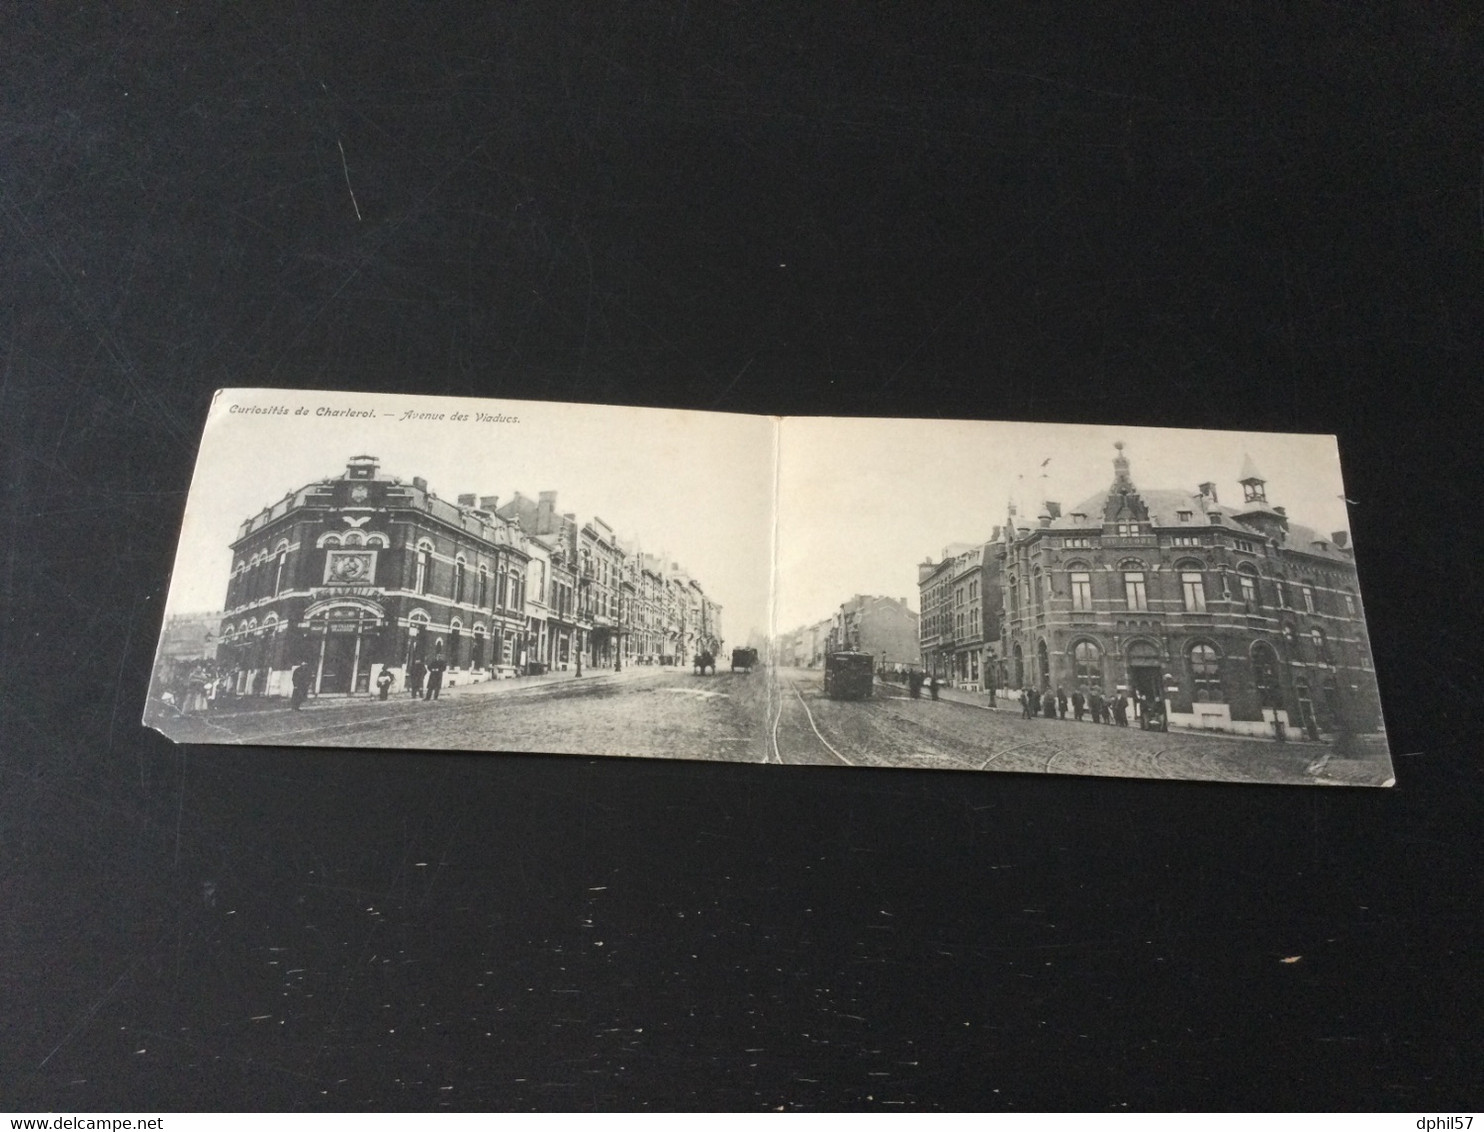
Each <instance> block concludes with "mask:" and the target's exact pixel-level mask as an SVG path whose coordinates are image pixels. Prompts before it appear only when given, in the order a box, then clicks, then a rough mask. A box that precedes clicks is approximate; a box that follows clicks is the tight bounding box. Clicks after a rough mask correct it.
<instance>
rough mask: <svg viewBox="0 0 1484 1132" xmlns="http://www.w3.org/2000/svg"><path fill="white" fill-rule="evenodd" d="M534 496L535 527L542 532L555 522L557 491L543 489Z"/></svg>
mask: <svg viewBox="0 0 1484 1132" xmlns="http://www.w3.org/2000/svg"><path fill="white" fill-rule="evenodd" d="M536 498H537V503H536V529H537V530H538V531H541V532H543V533H544V532H546V531H549V530H550V529H551V528H552V526H553V525H554V523H555V517H556V500H557V493H556V492H554V491H543V492H541V493H540V494H539V495H538V496H537V497H536Z"/></svg>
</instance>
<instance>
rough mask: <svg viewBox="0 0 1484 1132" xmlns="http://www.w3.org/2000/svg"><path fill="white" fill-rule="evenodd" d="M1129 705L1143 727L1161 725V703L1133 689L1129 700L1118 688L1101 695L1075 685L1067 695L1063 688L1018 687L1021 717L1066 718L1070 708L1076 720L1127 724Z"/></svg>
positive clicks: (1162, 711) (1095, 691)
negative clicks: (1072, 690)
mask: <svg viewBox="0 0 1484 1132" xmlns="http://www.w3.org/2000/svg"><path fill="white" fill-rule="evenodd" d="M1131 707H1132V708H1133V710H1134V715H1135V717H1136V718H1137V719H1138V721H1139V725H1140V726H1141V727H1143V728H1144V729H1145V730H1150V729H1154V728H1158V729H1159V730H1163V729H1164V725H1165V720H1164V705H1163V704H1162V703H1160V702H1159V701H1158V700H1156V699H1154V698H1153V697H1149V696H1144V695H1141V694H1139V693H1135V695H1134V698H1133V699H1132V700H1130V699H1129V698H1128V696H1126V695H1124V692H1123V689H1122V688H1120V689H1118V692H1117V694H1116V695H1113V696H1104V695H1103V693H1102V692H1100V691H1098V690H1097V689H1096V688H1094V689H1092V690H1091V691H1088V692H1084V691H1083V690H1082V689H1081V688H1078V689H1076V690H1075V691H1074V692H1072V694H1071V695H1070V696H1069V695H1067V693H1066V690H1065V689H1063V688H1057V689H1056V691H1054V692H1053V691H1051V690H1050V689H1049V688H1048V689H1046V690H1045V691H1041V690H1040V689H1038V688H1022V689H1021V690H1020V714H1021V717H1022V718H1023V719H1037V718H1040V717H1042V716H1044V717H1045V718H1047V719H1066V718H1067V710H1068V709H1069V708H1070V709H1071V712H1072V718H1073V719H1075V720H1076V721H1077V722H1078V723H1081V722H1082V720H1083V719H1087V720H1089V721H1090V722H1092V723H1105V724H1108V725H1110V726H1114V727H1127V726H1128V720H1129V709H1130V708H1131Z"/></svg>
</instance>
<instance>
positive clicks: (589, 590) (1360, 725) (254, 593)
mask: <svg viewBox="0 0 1484 1132" xmlns="http://www.w3.org/2000/svg"><path fill="white" fill-rule="evenodd" d="M269 452H271V453H272V454H273V456H272V459H271V461H267V466H266V467H265V466H264V464H265V460H264V457H265V455H266V454H267V453H269ZM331 453H337V454H338V455H339V458H338V460H337V462H336V466H334V467H330V466H327V462H328V461H329V459H330V454H331ZM1042 453H1044V455H1042ZM1135 456H1139V457H1140V460H1139V463H1138V465H1137V470H1136V466H1135ZM1264 466H1266V467H1271V468H1274V469H1276V470H1277V471H1276V472H1275V474H1276V475H1278V476H1279V477H1280V478H1278V479H1276V480H1275V481H1274V482H1273V484H1272V485H1271V488H1270V485H1269V481H1268V479H1267V477H1266V475H1265V474H1264V472H1263V471H1262V468H1263V467H1264ZM270 469H271V471H270ZM269 474H271V476H272V477H273V478H272V479H271V480H266V478H265V477H266V476H267V475H269ZM466 489H468V490H466ZM1290 507H1291V508H1292V509H1293V514H1292V515H1290ZM146 722H148V723H150V724H151V725H152V726H154V727H157V728H158V729H159V730H161V731H163V732H164V733H165V734H167V735H169V736H170V737H172V738H175V739H178V740H181V741H191V742H232V743H282V744H291V745H311V746H315V745H318V746H324V745H351V746H374V747H394V748H404V747H405V748H434V749H447V750H474V751H537V752H548V753H571V754H584V755H619V756H623V755H629V756H649V757H662V758H683V759H685V758H688V759H707V760H722V761H728V762H754V763H778V764H787V763H792V764H807V763H815V764H824V765H840V766H851V767H906V768H916V769H946V770H968V771H985V770H995V771H1029V772H1051V773H1066V774H1091V775H1112V776H1121V777H1135V778H1146V777H1156V778H1191V779H1210V780H1218V781H1223V780H1229V781H1241V782H1273V783H1323V784H1330V785H1368V786H1381V785H1390V784H1392V782H1393V778H1392V773H1391V765H1390V759H1389V756H1388V752H1387V747H1386V742H1385V737H1384V730H1383V727H1382V717H1381V706H1380V699H1379V695H1378V692H1377V686H1376V681H1375V675H1374V666H1373V663H1372V660H1371V652H1370V645H1369V642H1368V640H1367V637H1366V629H1365V618H1364V614H1363V612H1362V607H1361V602H1360V590H1359V583H1358V579H1357V577H1356V571H1355V565H1354V551H1353V548H1352V546H1351V544H1350V540H1349V534H1348V530H1347V529H1346V526H1345V501H1344V492H1343V486H1342V484H1341V480H1340V476H1339V461H1338V454H1337V452H1336V450H1335V445H1334V441H1333V438H1328V437H1316V436H1291V435H1282V434H1238V433H1222V432H1213V431H1209V430H1192V431H1181V430H1171V429H1147V428H1145V429H1127V430H1118V429H1104V428H1098V427H1093V426H1058V425H1037V424H1025V423H1020V424H996V423H993V422H964V421H925V420H896V421H892V420H876V419H859V420H843V419H833V418H821V419H807V418H789V419H782V420H775V419H773V418H769V417H757V416H746V415H739V414H717V413H697V412H680V411H667V410H661V409H637V408H622V407H616V406H599V405H564V404H555V403H542V402H524V401H518V402H483V401H470V402H464V401H458V400H448V399H440V400H428V401H419V400H417V399H415V398H407V397H398V396H392V397H387V396H376V397H373V396H368V395H364V394H350V393H347V394H334V395H328V396H327V395H324V394H314V393H309V392H293V391H279V390H254V391H232V390H225V391H223V392H222V393H220V394H219V395H218V397H217V399H216V403H215V405H214V407H213V411H212V416H211V420H210V422H209V424H208V426H207V430H206V434H205V440H204V443H203V446H202V450H201V455H200V460H199V463H198V467H197V473H196V477H195V480H194V484H193V488H192V495H191V499H190V502H189V506H188V510H187V515H186V519H185V524H184V530H183V533H182V540H181V547H180V554H179V559H178V565H177V569H176V576H175V579H174V582H173V584H172V587H171V594H170V608H169V609H168V610H167V618H166V621H165V628H164V633H163V636H162V640H161V645H160V651H159V656H158V660H157V664H156V668H155V673H154V685H153V689H152V694H151V697H150V701H149V705H148V709H147V713H146Z"/></svg>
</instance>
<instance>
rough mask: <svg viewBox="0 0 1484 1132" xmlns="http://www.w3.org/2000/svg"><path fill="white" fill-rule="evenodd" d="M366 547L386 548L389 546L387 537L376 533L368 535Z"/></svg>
mask: <svg viewBox="0 0 1484 1132" xmlns="http://www.w3.org/2000/svg"><path fill="white" fill-rule="evenodd" d="M366 545H367V546H380V547H385V546H386V545H387V541H386V535H383V534H376V533H372V534H368V535H367V536H366Z"/></svg>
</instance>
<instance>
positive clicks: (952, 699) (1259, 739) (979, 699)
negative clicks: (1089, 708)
mask: <svg viewBox="0 0 1484 1132" xmlns="http://www.w3.org/2000/svg"><path fill="white" fill-rule="evenodd" d="M876 687H877V689H878V693H879V691H880V689H882V688H887V689H890V690H891V694H892V695H896V696H899V697H900V698H901V699H904V700H905V699H909V698H910V697H909V696H908V695H907V689H906V687H905V686H904V685H901V684H891V683H887V684H882V683H880V682H878V683H877V685H876ZM922 698H923V699H924V700H931V699H932V697H931V696H930V695H929V694H928V690H927V688H926V687H925V686H924V687H923V689H922ZM938 698H939V699H940V700H942V701H945V702H947V703H951V704H961V705H963V706H964V707H976V708H980V709H982V710H983V711H1007V712H1013V713H1014V714H1016V715H1019V714H1020V702H1019V701H1018V700H1012V699H1010V698H1009V697H1008V696H996V697H995V699H994V702H993V703H992V704H991V702H990V699H989V695H988V693H986V692H965V691H962V690H960V689H958V688H947V687H942V686H940V687H939V688H938ZM1036 719H1037V720H1038V721H1040V722H1043V723H1072V724H1076V723H1077V721H1076V720H1075V719H1073V718H1072V717H1071V716H1070V715H1068V716H1067V718H1066V719H1062V718H1060V717H1058V718H1056V719H1050V720H1048V719H1046V718H1045V717H1044V716H1039V715H1038V716H1037V717H1036ZM1086 725H1087V726H1089V727H1111V726H1113V725H1112V724H1094V723H1092V722H1091V721H1090V720H1089V721H1087V724H1086ZM1129 728H1130V729H1131V730H1134V731H1139V730H1142V729H1141V728H1140V727H1139V725H1138V724H1137V722H1135V721H1134V720H1132V719H1131V720H1130V721H1129ZM1165 734H1170V735H1209V736H1212V737H1213V738H1219V739H1237V740H1241V741H1243V742H1247V743H1264V744H1269V745H1272V744H1273V743H1274V742H1275V740H1274V739H1273V737H1272V736H1271V735H1246V734H1242V733H1241V732H1236V731H1210V730H1202V729H1200V728H1198V727H1181V726H1179V725H1178V724H1177V725H1176V726H1174V727H1171V728H1170V730H1169V731H1168V732H1165ZM1285 743H1286V744H1287V745H1288V746H1292V747H1318V748H1328V747H1331V746H1333V741H1332V740H1327V739H1320V740H1318V741H1317V742H1316V741H1314V740H1312V739H1308V738H1304V737H1302V736H1299V735H1295V734H1293V733H1292V732H1290V733H1289V735H1288V738H1287V739H1286V740H1285Z"/></svg>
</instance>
